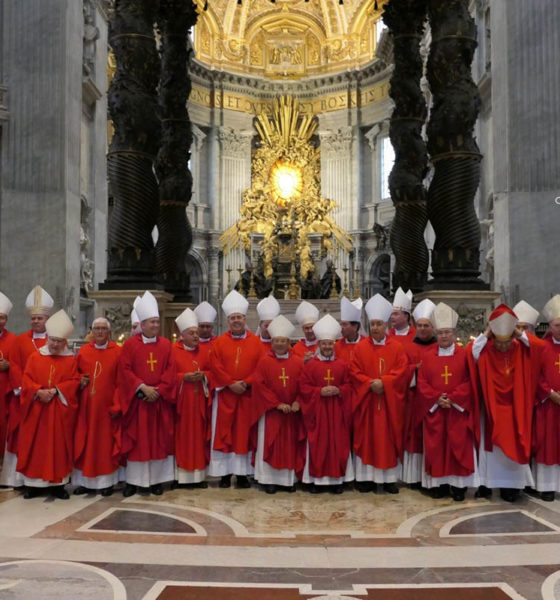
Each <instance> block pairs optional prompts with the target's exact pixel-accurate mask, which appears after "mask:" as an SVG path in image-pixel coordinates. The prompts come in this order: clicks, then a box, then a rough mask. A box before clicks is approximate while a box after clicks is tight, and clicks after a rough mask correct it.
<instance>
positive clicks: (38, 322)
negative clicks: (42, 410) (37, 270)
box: [0, 285, 54, 487]
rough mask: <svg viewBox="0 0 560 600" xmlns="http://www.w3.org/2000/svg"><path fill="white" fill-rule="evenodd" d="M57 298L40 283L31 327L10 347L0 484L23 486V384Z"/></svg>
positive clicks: (31, 301) (29, 303) (30, 306)
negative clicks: (20, 455)
mask: <svg viewBox="0 0 560 600" xmlns="http://www.w3.org/2000/svg"><path fill="white" fill-rule="evenodd" d="M53 305H54V300H53V299H52V298H51V296H50V295H49V294H48V293H47V292H46V291H45V290H44V289H43V288H42V287H40V286H38V285H37V286H35V287H34V288H33V289H32V290H31V292H29V294H28V295H27V298H26V300H25V306H26V308H27V310H28V311H29V314H30V320H31V328H30V330H29V331H26V332H25V333H22V334H20V335H18V336H17V337H16V339H15V340H14V342H13V344H12V347H11V349H10V370H9V376H10V384H9V385H10V387H11V388H12V394H11V396H10V397H9V404H8V423H7V432H6V451H5V453H4V462H3V465H2V471H1V473H0V485H8V486H11V487H20V486H22V485H23V478H22V476H21V475H20V474H18V473H17V471H16V465H17V452H18V436H19V422H20V418H21V397H20V393H21V384H22V378H23V371H24V370H25V366H26V364H27V359H28V358H29V357H30V356H31V355H32V354H33V353H34V352H36V351H37V350H39V349H40V348H42V347H43V346H44V345H45V344H46V342H47V332H46V330H45V323H46V322H47V319H48V318H49V315H50V314H51V310H52V307H53Z"/></svg>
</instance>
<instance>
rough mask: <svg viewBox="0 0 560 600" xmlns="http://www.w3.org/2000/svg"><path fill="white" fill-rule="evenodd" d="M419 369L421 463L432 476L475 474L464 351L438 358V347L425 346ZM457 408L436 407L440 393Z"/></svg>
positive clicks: (467, 374) (456, 349)
mask: <svg viewBox="0 0 560 600" xmlns="http://www.w3.org/2000/svg"><path fill="white" fill-rule="evenodd" d="M428 348H429V351H428V352H425V353H424V355H423V357H422V366H421V367H420V369H419V370H418V385H417V399H416V400H417V403H418V412H419V413H420V415H421V417H422V418H423V422H424V463H425V469H426V473H427V474H428V475H430V476H432V477H445V476H447V475H460V476H468V475H471V474H472V473H474V457H473V448H474V431H473V421H472V418H473V415H472V407H473V404H474V398H473V393H472V388H471V380H470V373H469V365H468V359H467V351H466V350H465V349H464V348H461V347H460V346H457V345H455V350H454V353H453V356H438V345H437V344H434V345H432V346H428ZM444 392H445V393H446V394H447V397H448V398H449V399H450V401H451V402H452V403H453V404H456V405H457V406H458V407H460V408H462V409H463V411H464V412H461V410H459V409H458V408H457V407H455V406H452V407H451V408H441V407H439V406H438V407H437V408H435V409H434V410H432V411H431V412H430V410H431V409H432V408H433V406H434V404H437V401H438V398H439V397H440V396H441V395H442V394H443V393H444Z"/></svg>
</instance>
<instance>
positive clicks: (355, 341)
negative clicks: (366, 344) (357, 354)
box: [344, 333, 361, 344]
mask: <svg viewBox="0 0 560 600" xmlns="http://www.w3.org/2000/svg"><path fill="white" fill-rule="evenodd" d="M360 340H361V335H360V334H359V333H358V337H357V338H356V339H355V340H354V341H353V342H349V341H348V340H347V339H346V338H344V341H345V342H346V343H347V344H357V343H358V342H359V341H360Z"/></svg>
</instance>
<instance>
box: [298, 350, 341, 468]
mask: <svg viewBox="0 0 560 600" xmlns="http://www.w3.org/2000/svg"><path fill="white" fill-rule="evenodd" d="M328 385H334V386H336V387H337V388H339V390H340V394H339V395H337V396H321V389H322V388H324V387H325V386H328ZM351 392H352V388H351V384H350V376H349V371H348V366H347V365H346V363H345V362H344V361H342V360H340V359H339V358H335V359H334V360H330V361H329V360H320V359H319V358H318V357H317V356H315V357H313V358H312V359H311V360H310V361H308V362H307V363H306V364H305V365H304V367H303V370H302V372H301V381H300V403H301V410H302V412H303V420H304V424H305V429H306V430H307V440H308V442H309V475H311V477H317V478H319V477H343V476H344V475H345V473H346V466H347V463H348V456H349V454H350V450H351V447H350V433H351V428H352V400H351Z"/></svg>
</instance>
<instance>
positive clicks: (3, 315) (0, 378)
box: [0, 292, 16, 459]
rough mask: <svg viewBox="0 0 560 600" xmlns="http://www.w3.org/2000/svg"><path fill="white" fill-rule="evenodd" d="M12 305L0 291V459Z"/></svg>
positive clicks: (8, 397) (4, 431) (8, 394)
mask: <svg viewBox="0 0 560 600" xmlns="http://www.w3.org/2000/svg"><path fill="white" fill-rule="evenodd" d="M12 307H13V305H12V303H11V301H10V299H9V298H8V297H7V296H6V295H4V294H3V293H2V292H0V459H1V458H2V457H3V456H4V448H5V446H6V435H7V431H8V409H9V406H10V402H11V400H12V398H13V389H12V384H11V382H10V350H11V347H12V344H13V343H14V340H15V339H16V336H15V335H14V334H13V333H11V332H10V331H8V330H7V329H6V324H7V322H8V315H9V314H10V311H11V310H12Z"/></svg>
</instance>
